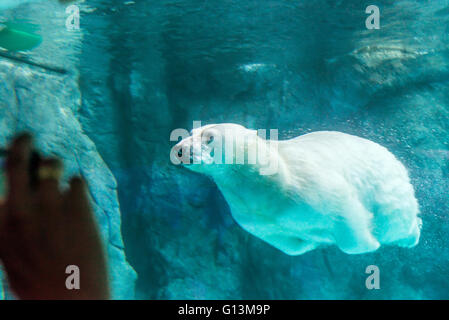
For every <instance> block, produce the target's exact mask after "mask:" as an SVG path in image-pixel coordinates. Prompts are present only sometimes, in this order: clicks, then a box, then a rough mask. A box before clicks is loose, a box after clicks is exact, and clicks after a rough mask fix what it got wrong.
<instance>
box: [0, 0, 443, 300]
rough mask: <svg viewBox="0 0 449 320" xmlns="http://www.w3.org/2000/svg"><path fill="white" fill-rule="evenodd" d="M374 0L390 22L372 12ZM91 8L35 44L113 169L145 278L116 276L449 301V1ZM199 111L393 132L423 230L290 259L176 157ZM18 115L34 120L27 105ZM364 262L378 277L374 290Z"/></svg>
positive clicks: (303, 127)
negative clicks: (400, 239)
mask: <svg viewBox="0 0 449 320" xmlns="http://www.w3.org/2000/svg"><path fill="white" fill-rule="evenodd" d="M372 4H375V5H377V6H378V7H379V8H380V12H381V19H380V23H381V28H380V30H367V29H366V27H365V19H366V18H367V16H368V15H367V14H366V13H365V8H366V7H367V6H368V5H372ZM36 6H37V5H36ZM40 6H43V4H40ZM81 8H82V10H81V30H80V31H78V32H72V33H67V32H63V31H61V34H59V33H58V32H57V31H55V30H59V29H58V28H60V27H61V25H62V23H61V21H63V20H62V19H63V18H62V17H63V16H64V12H63V11H62V13H60V15H58V17H52V16H51V15H50V18H49V20H46V21H45V22H44V23H41V24H42V25H44V26H46V30H49V31H48V32H47V33H48V34H49V35H48V36H47V38H46V39H48V40H46V41H47V42H44V44H43V47H42V48H40V49H38V50H37V51H36V52H35V53H34V56H33V55H32V58H35V59H38V58H39V59H41V61H42V60H46V59H47V60H51V62H54V63H58V62H61V63H62V64H64V65H66V67H67V68H69V69H71V70H74V72H75V73H76V77H75V78H74V79H75V80H74V81H75V82H74V83H75V84H76V85H75V87H76V88H77V89H78V90H79V94H78V95H77V94H70V95H67V94H66V95H65V96H64V98H58V101H59V102H60V101H61V100H64V99H65V101H72V103H73V104H74V105H76V107H74V108H72V112H73V115H74V119H76V121H78V122H79V124H80V128H82V129H80V130H82V133H83V134H85V135H86V136H87V137H89V139H91V141H92V142H93V143H94V144H95V148H96V152H98V154H99V155H101V157H102V159H103V160H104V162H105V164H106V165H107V166H108V168H109V169H110V172H111V173H112V176H113V177H114V178H115V180H116V181H117V191H118V200H119V202H120V211H121V224H122V225H121V231H122V232H121V233H122V237H123V240H124V247H123V246H122V244H121V242H120V241H119V240H117V242H116V243H115V244H114V243H113V245H114V246H115V247H117V248H121V249H123V248H124V253H125V254H126V258H127V261H128V262H129V263H130V265H131V266H132V267H133V268H134V270H135V271H136V273H137V276H138V277H137V280H136V282H135V290H133V289H129V286H132V285H134V279H135V278H134V277H133V276H132V275H129V276H125V275H123V277H122V272H121V271H117V272H116V275H115V279H116V283H117V286H118V287H120V286H128V289H127V290H125V291H123V294H122V295H121V296H120V297H121V298H131V299H132V298H139V299H197V298H209V299H241V298H245V299H248V298H249V299H404V298H406V299H447V298H449V200H448V187H449V90H448V84H449V78H448V75H449V73H448V72H449V70H448V66H449V55H448V49H449V47H448V40H449V39H448V37H449V18H448V17H449V1H443V0H434V1H410V0H396V1H387V0H378V1H375V2H373V1H356V0H347V1H343V0H341V1H339V0H334V1H331V0H313V1H303V0H294V1H291V0H288V1H281V0H279V1H275V0H226V1H223V0H220V1H219V0H189V1H186V0H169V1H145V0H140V1H139V0H135V1H133V2H124V1H111V0H108V1H106V0H97V1H94V0H92V1H87V2H85V3H84V4H82V5H81ZM94 9H95V10H94ZM29 10H30V11H28V12H26V14H25V13H22V12H23V11H21V12H19V13H18V12H17V10H16V11H15V12H14V13H10V15H11V16H12V17H13V18H15V19H18V18H19V17H20V16H21V15H22V14H23V15H24V17H25V18H29V17H30V16H32V15H33V13H35V12H36V11H32V10H31V9H29ZM58 10H60V9H58ZM52 19H54V20H52ZM58 19H59V20H58ZM52 21H57V23H56V22H54V24H55V25H52ZM58 23H59V24H58ZM48 25H50V26H52V28H50V27H49V26H48ZM43 29H45V28H44V27H43ZM52 32H53V33H52ZM44 36H45V34H44ZM51 39H53V41H52V40H51ZM55 39H57V40H58V41H59V43H61V41H66V42H65V45H59V46H55V42H54V41H55ZM52 45H53V46H55V47H52ZM50 49H51V50H50ZM39 50H41V51H39ZM61 56H62V57H61ZM49 57H52V59H50V58H49ZM58 59H60V60H58ZM249 66H253V68H248V67H249ZM74 90H75V89H74ZM6 94H7V93H6V91H5V93H1V94H0V96H2V95H6ZM49 94H51V95H54V96H58V93H57V92H50V93H49ZM71 99H72V100H71ZM49 101H50V100H49ZM51 101H52V100H51ZM51 101H50V103H52V102H51ZM60 103H61V102H60ZM66 104H67V103H65V102H63V103H61V105H66ZM69 104H70V103H69ZM193 120H201V121H202V122H203V124H207V123H216V122H235V123H240V124H242V125H245V126H246V127H250V128H255V129H257V128H266V129H271V128H277V129H279V135H280V138H283V139H284V138H289V137H293V136H297V135H300V134H303V133H306V132H310V131H315V130H338V131H342V132H347V133H351V134H356V135H359V136H362V137H365V138H368V139H371V140H373V141H376V142H378V143H380V144H382V145H384V146H386V147H388V148H389V149H390V150H391V151H392V152H393V153H394V154H395V155H396V156H397V157H398V158H399V159H400V160H401V161H402V162H403V163H404V164H405V165H406V167H407V168H408V169H409V172H410V176H411V179H412V183H413V185H414V187H415V190H416V195H417V198H418V201H419V204H420V208H421V217H422V219H423V229H422V236H421V241H420V243H419V245H418V246H417V247H415V248H413V249H402V248H396V247H382V248H380V249H379V250H378V251H377V252H375V253H370V254H364V255H346V254H344V253H342V252H341V251H339V250H338V249H337V248H334V247H329V248H320V249H318V250H315V251H313V252H310V253H307V254H305V255H302V256H297V257H290V256H287V255H285V254H283V253H281V252H280V251H278V250H276V249H274V248H272V247H270V246H269V245H267V244H265V243H263V242H262V241H261V240H259V239H257V238H255V237H253V236H251V235H249V234H247V233H246V232H245V231H243V230H242V229H241V228H240V227H239V226H238V225H236V223H235V222H234V221H233V220H232V217H231V215H230V213H229V208H228V206H227V204H226V202H225V201H224V199H223V197H222V196H221V194H220V193H219V191H218V189H217V188H216V186H215V185H214V184H213V183H212V182H211V181H210V180H208V179H207V178H205V177H203V176H200V175H197V174H194V173H192V172H187V170H183V169H182V168H179V167H176V166H174V165H172V164H171V163H170V160H169V152H170V148H171V147H172V146H173V143H172V142H170V140H169V135H170V132H171V131H172V130H173V129H176V128H186V129H189V130H190V129H191V127H192V121H193ZM33 126H34V127H33ZM24 127H25V128H29V129H30V130H33V131H34V132H39V130H40V129H39V128H37V129H36V128H35V127H36V126H35V125H33V124H32V121H31V120H30V122H29V123H27V125H24ZM56 132H57V131H56ZM75 137H76V135H75ZM71 139H72V140H73V139H76V138H74V135H70V137H66V138H64V139H63V140H64V141H68V140H70V143H72V140H71ZM62 144H63V143H62ZM53 148H56V149H58V148H59V147H58V144H55V146H53ZM51 150H52V148H51V147H50V151H51ZM58 150H59V151H58V152H59V153H60V154H64V152H66V151H64V150H65V149H61V148H60V149H58ZM88 162H89V161H88ZM103 173H104V172H103ZM92 175H96V176H94V177H92V181H94V182H95V181H97V182H98V181H100V182H103V180H104V179H103V178H102V176H100V173H99V172H98V171H94V172H92ZM106 175H108V174H106ZM111 183H112V182H111ZM106 185H110V183H109V182H107V183H106ZM236 188H238V186H236ZM107 190H108V189H106V191H104V190H103V189H100V188H99V189H98V190H94V194H96V195H97V197H98V198H99V199H103V198H105V197H106V198H107V197H109V195H110V193H108V192H109V191H107ZM114 190H115V189H114ZM111 201H112V200H111ZM98 203H99V207H100V209H101V208H103V210H106V211H107V206H110V205H111V203H113V204H112V205H113V206H117V203H115V202H114V201H112V202H107V201H106V202H101V201H100V202H98ZM105 206H106V208H105ZM100 211H101V210H100ZM100 217H101V214H100ZM100 220H101V218H100ZM114 221H116V222H115V224H116V225H117V224H118V225H119V223H120V219H119V218H117V219H116V220H114ZM117 221H118V222H117ZM110 222H111V219H109V220H108V219H105V220H104V221H103V222H102V223H103V224H104V225H107V224H108V223H110ZM117 228H118V227H117ZM117 230H118V229H117ZM117 237H118V236H117ZM117 243H119V244H118V245H117ZM111 261H112V262H111V265H112V268H116V270H122V269H120V268H125V267H124V266H123V260H120V261H121V262H120V263H116V262H115V260H114V259H111ZM371 264H374V265H377V266H378V267H379V268H380V273H381V283H380V285H381V289H380V290H367V289H366V287H365V279H366V277H367V275H366V274H365V268H366V266H368V265H371ZM125 269H126V268H125ZM126 270H129V269H126Z"/></svg>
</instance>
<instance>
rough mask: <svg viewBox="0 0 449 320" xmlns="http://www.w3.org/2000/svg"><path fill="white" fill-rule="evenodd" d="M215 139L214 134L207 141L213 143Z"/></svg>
mask: <svg viewBox="0 0 449 320" xmlns="http://www.w3.org/2000/svg"><path fill="white" fill-rule="evenodd" d="M213 141H214V136H210V137H209V139H207V143H208V144H209V143H211V142H213Z"/></svg>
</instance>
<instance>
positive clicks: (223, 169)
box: [172, 123, 272, 178]
mask: <svg viewBox="0 0 449 320" xmlns="http://www.w3.org/2000/svg"><path fill="white" fill-rule="evenodd" d="M262 151H263V152H262ZM172 156H175V157H177V159H178V161H180V162H181V163H182V164H183V165H184V166H185V167H187V168H188V169H190V170H192V171H196V172H199V173H203V174H206V175H209V176H212V177H214V178H216V177H217V176H218V175H226V174H229V173H230V172H231V171H233V172H235V171H236V170H242V169H244V171H248V170H250V171H253V170H257V171H259V169H261V167H262V166H263V165H264V163H265V164H266V163H267V161H268V160H267V159H268V158H267V156H268V157H269V158H272V157H270V155H269V151H268V148H267V141H266V140H265V139H261V138H259V137H258V135H257V131H256V130H250V129H247V128H245V127H244V126H241V125H239V124H234V123H221V124H211V125H206V126H202V127H199V128H195V129H193V130H192V132H191V135H190V136H189V137H187V138H184V139H182V140H181V141H180V142H179V143H177V144H176V145H175V146H174V147H173V149H172ZM261 164H262V165H261Z"/></svg>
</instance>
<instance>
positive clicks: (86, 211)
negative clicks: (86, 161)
mask: <svg viewBox="0 0 449 320" xmlns="http://www.w3.org/2000/svg"><path fill="white" fill-rule="evenodd" d="M31 155H32V139H31V137H30V136H29V135H21V136H19V137H18V138H16V139H15V140H14V142H13V143H12V145H11V146H10V148H9V150H8V156H7V160H6V176H7V198H6V199H5V201H4V203H2V204H1V206H0V260H1V262H2V263H3V266H4V269H5V271H6V274H7V277H8V281H9V285H10V287H11V289H12V290H13V291H14V292H15V293H16V294H17V296H18V297H19V298H21V299H108V298H109V285H108V274H107V266H106V258H105V254H104V251H103V247H102V244H101V240H100V236H99V232H98V230H97V226H96V223H95V220H94V217H93V215H92V211H91V209H90V205H89V201H88V198H87V195H86V190H85V184H84V182H83V181H82V180H81V179H80V178H73V179H72V180H71V181H70V186H69V188H68V190H66V191H65V192H61V190H60V187H59V176H60V173H61V172H62V166H61V164H60V162H59V161H58V160H56V159H42V160H39V161H38V164H37V166H36V170H37V171H36V177H37V180H36V183H34V184H33V183H32V180H33V174H32V170H31V172H30V159H31ZM31 167H32V166H31ZM71 265H74V266H76V267H77V268H78V270H79V280H80V282H79V284H80V288H79V289H71V290H69V289H68V288H67V286H66V282H67V281H69V280H68V278H69V277H70V276H71V275H72V272H70V273H69V274H67V273H66V268H67V267H68V266H71ZM69 282H70V281H69ZM69 288H70V286H69Z"/></svg>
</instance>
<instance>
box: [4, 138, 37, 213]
mask: <svg viewBox="0 0 449 320" xmlns="http://www.w3.org/2000/svg"><path fill="white" fill-rule="evenodd" d="M31 148H32V139H31V136H30V135H29V134H22V135H20V136H18V137H17V138H16V139H14V141H13V143H12V144H11V147H10V149H9V151H8V157H7V160H6V171H7V177H8V209H9V211H13V213H14V214H16V215H20V214H23V213H24V211H25V210H26V209H27V208H26V204H27V199H28V195H29V178H30V177H29V172H28V165H29V159H30V154H31Z"/></svg>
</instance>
